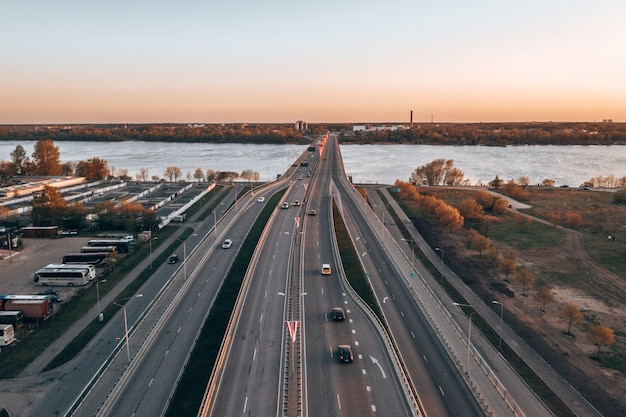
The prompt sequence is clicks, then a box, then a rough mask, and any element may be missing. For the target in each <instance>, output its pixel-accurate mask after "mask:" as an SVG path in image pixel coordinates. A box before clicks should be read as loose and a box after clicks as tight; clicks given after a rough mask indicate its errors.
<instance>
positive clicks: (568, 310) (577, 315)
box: [559, 302, 583, 334]
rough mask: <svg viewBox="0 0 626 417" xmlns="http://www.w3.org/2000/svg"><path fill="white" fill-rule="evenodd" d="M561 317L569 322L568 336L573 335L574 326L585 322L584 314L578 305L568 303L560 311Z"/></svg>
mask: <svg viewBox="0 0 626 417" xmlns="http://www.w3.org/2000/svg"><path fill="white" fill-rule="evenodd" d="M559 317H560V318H562V319H564V320H567V334H572V333H571V330H572V324H576V325H578V324H581V323H582V322H583V314H582V313H581V312H580V310H579V309H578V305H577V304H576V303H571V302H570V303H566V304H565V305H563V307H561V311H559Z"/></svg>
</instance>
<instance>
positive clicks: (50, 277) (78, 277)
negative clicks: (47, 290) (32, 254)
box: [33, 268, 89, 287]
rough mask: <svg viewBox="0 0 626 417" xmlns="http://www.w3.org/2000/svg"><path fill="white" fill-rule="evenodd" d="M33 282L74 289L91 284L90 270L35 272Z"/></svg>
mask: <svg viewBox="0 0 626 417" xmlns="http://www.w3.org/2000/svg"><path fill="white" fill-rule="evenodd" d="M33 281H35V284H37V285H44V286H45V285H53V286H65V287H74V286H80V285H85V284H87V283H88V282H89V270H87V269H69V268H61V269H46V268H43V269H40V270H39V271H37V272H35V276H34V277H33Z"/></svg>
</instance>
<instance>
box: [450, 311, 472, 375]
mask: <svg viewBox="0 0 626 417" xmlns="http://www.w3.org/2000/svg"><path fill="white" fill-rule="evenodd" d="M452 304H453V305H455V306H458V307H471V308H474V307H473V306H472V305H470V304H460V303H452ZM474 313H476V310H474V311H472V312H471V313H470V314H469V327H468V328H467V369H466V370H465V372H466V373H467V377H468V379H469V375H470V370H469V364H470V344H471V343H472V316H473V315H474Z"/></svg>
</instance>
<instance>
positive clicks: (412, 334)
mask: <svg viewBox="0 0 626 417" xmlns="http://www.w3.org/2000/svg"><path fill="white" fill-rule="evenodd" d="M411 336H413V339H415V333H413V330H411Z"/></svg>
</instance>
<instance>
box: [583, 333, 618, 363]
mask: <svg viewBox="0 0 626 417" xmlns="http://www.w3.org/2000/svg"><path fill="white" fill-rule="evenodd" d="M586 336H587V340H588V341H590V342H591V343H593V344H594V345H597V346H598V359H600V350H601V349H602V347H603V346H607V347H608V346H612V345H613V343H615V334H614V333H613V329H611V328H610V327H606V326H601V325H597V326H595V325H594V326H591V327H590V328H589V330H587V335H586Z"/></svg>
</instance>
